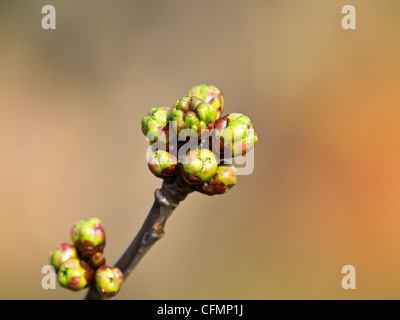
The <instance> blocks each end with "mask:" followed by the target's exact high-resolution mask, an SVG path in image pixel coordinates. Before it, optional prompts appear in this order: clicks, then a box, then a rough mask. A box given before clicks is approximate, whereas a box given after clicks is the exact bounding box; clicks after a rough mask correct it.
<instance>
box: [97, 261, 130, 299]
mask: <svg viewBox="0 0 400 320" xmlns="http://www.w3.org/2000/svg"><path fill="white" fill-rule="evenodd" d="M95 281H96V288H97V291H98V292H100V293H101V294H102V295H103V296H105V297H112V296H115V295H116V294H117V293H118V291H119V289H120V288H121V285H122V282H123V281H124V275H123V274H122V272H121V270H119V269H118V268H115V267H111V266H107V265H105V266H101V267H100V268H99V269H97V271H96V274H95Z"/></svg>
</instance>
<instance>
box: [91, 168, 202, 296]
mask: <svg viewBox="0 0 400 320" xmlns="http://www.w3.org/2000/svg"><path fill="white" fill-rule="evenodd" d="M193 190H194V189H193V187H192V186H191V185H189V184H188V183H186V182H185V181H184V180H183V178H182V176H181V175H180V174H179V175H177V176H176V177H174V178H171V180H167V179H165V180H164V182H163V184H162V187H161V189H156V191H155V192H154V198H155V200H154V203H153V206H152V207H151V209H150V212H149V214H148V216H147V218H146V220H145V221H144V223H143V226H142V228H141V229H140V230H139V233H138V234H137V235H136V237H135V238H134V239H133V241H132V243H131V244H130V245H129V247H128V249H126V251H125V252H124V254H123V255H122V256H121V258H119V260H118V262H117V263H116V265H115V267H117V268H119V269H120V270H121V271H122V273H123V274H124V281H126V279H127V278H128V276H129V275H130V273H131V272H132V270H133V269H134V268H135V267H136V265H137V264H138V263H139V261H140V260H141V259H142V258H143V257H144V255H145V254H146V253H147V251H149V249H150V248H151V247H152V246H153V245H154V243H156V242H157V241H158V240H160V239H161V238H162V237H163V235H164V227H165V223H166V221H167V219H168V218H169V216H170V215H171V214H172V212H173V211H174V210H175V208H176V207H177V206H178V205H179V202H181V201H183V200H184V199H185V198H186V197H187V195H188V194H189V193H191V192H193ZM101 299H103V296H102V295H101V294H100V293H98V292H97V290H96V288H95V287H94V286H92V287H91V288H90V290H89V292H88V293H87V295H86V297H85V300H101Z"/></svg>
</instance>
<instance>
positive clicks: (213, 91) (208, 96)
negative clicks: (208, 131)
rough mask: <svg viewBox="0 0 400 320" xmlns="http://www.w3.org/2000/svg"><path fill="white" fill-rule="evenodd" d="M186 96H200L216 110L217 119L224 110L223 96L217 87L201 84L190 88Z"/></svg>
mask: <svg viewBox="0 0 400 320" xmlns="http://www.w3.org/2000/svg"><path fill="white" fill-rule="evenodd" d="M188 96H189V97H197V98H200V99H202V100H204V101H205V102H207V103H208V104H211V105H212V106H213V107H214V108H215V110H217V119H219V117H220V116H221V113H222V111H223V110H224V98H223V95H222V93H221V91H219V90H218V88H217V87H214V86H208V85H206V84H201V85H198V86H195V87H193V88H192V89H190V90H189V92H188Z"/></svg>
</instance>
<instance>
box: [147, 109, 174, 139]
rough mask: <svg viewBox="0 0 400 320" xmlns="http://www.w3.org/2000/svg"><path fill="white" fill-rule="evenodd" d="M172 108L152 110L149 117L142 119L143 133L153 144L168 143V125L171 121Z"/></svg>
mask: <svg viewBox="0 0 400 320" xmlns="http://www.w3.org/2000/svg"><path fill="white" fill-rule="evenodd" d="M171 111H172V110H171V108H164V107H157V108H152V109H151V110H150V111H149V113H148V114H147V116H145V117H143V118H142V132H143V134H144V135H145V136H146V137H147V138H148V139H149V140H150V143H151V144H153V143H154V142H156V141H161V142H164V143H167V142H168V130H167V125H168V123H169V121H170V120H171V114H170V113H171Z"/></svg>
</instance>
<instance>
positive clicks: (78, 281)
mask: <svg viewBox="0 0 400 320" xmlns="http://www.w3.org/2000/svg"><path fill="white" fill-rule="evenodd" d="M92 282H93V270H92V269H90V267H89V266H88V265H87V264H86V263H85V262H83V261H81V260H79V259H75V258H72V259H69V260H67V261H65V262H64V263H63V264H62V265H61V266H60V270H59V272H58V283H59V284H60V285H61V286H62V287H64V288H67V289H70V290H73V291H78V290H81V289H83V288H86V287H87V286H88V285H89V284H91V283H92Z"/></svg>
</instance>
